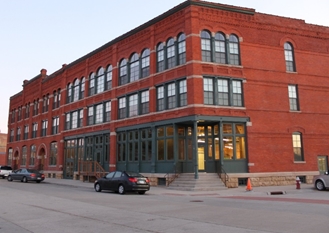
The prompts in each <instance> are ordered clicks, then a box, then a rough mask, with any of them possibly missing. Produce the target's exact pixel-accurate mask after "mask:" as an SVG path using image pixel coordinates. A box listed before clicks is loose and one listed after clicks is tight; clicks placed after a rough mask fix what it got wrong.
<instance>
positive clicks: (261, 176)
mask: <svg viewBox="0 0 329 233" xmlns="http://www.w3.org/2000/svg"><path fill="white" fill-rule="evenodd" d="M318 174H319V172H318V171H312V172H294V173H292V172H285V173H244V174H241V173H240V174H228V177H229V178H228V181H227V182H226V186H227V187H228V188H237V187H239V179H248V178H249V179H250V183H251V186H253V187H260V186H284V185H295V184H296V177H301V178H305V183H307V184H312V182H313V176H314V175H318Z"/></svg>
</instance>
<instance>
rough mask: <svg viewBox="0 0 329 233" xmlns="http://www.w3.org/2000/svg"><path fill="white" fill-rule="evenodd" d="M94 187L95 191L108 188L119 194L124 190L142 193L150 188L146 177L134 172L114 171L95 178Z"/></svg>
mask: <svg viewBox="0 0 329 233" xmlns="http://www.w3.org/2000/svg"><path fill="white" fill-rule="evenodd" d="M94 188H95V191H96V192H101V191H102V190H110V191H114V192H118V193H120V194H124V193H125V192H138V193H139V194H144V193H145V192H146V191H148V190H150V181H149V179H148V178H147V177H144V176H143V175H141V174H139V173H136V172H127V171H123V172H121V171H114V172H110V173H108V174H107V175H106V176H104V177H102V178H100V179H98V180H96V181H95V184H94Z"/></svg>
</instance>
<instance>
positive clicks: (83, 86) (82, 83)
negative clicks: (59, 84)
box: [80, 77, 86, 99]
mask: <svg viewBox="0 0 329 233" xmlns="http://www.w3.org/2000/svg"><path fill="white" fill-rule="evenodd" d="M85 82H86V79H85V77H82V78H81V88H80V98H81V99H83V98H84V97H85Z"/></svg>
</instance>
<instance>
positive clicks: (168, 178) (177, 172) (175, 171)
mask: <svg viewBox="0 0 329 233" xmlns="http://www.w3.org/2000/svg"><path fill="white" fill-rule="evenodd" d="M178 164H179V165H180V162H178ZM179 168H181V167H180V166H177V164H176V163H175V164H174V165H173V174H174V175H172V176H170V174H171V173H169V172H168V173H166V174H165V175H164V178H166V181H167V182H166V185H167V186H169V185H170V184H171V183H172V182H174V180H175V179H176V178H177V177H178V176H179V175H180V173H181V169H179Z"/></svg>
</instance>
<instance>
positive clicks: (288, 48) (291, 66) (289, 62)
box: [284, 42, 296, 72]
mask: <svg viewBox="0 0 329 233" xmlns="http://www.w3.org/2000/svg"><path fill="white" fill-rule="evenodd" d="M284 57H285V60H286V70H287V71H290V72H295V71H296V66H295V61H294V48H293V46H292V45H291V44H290V43H289V42H286V43H284Z"/></svg>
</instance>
